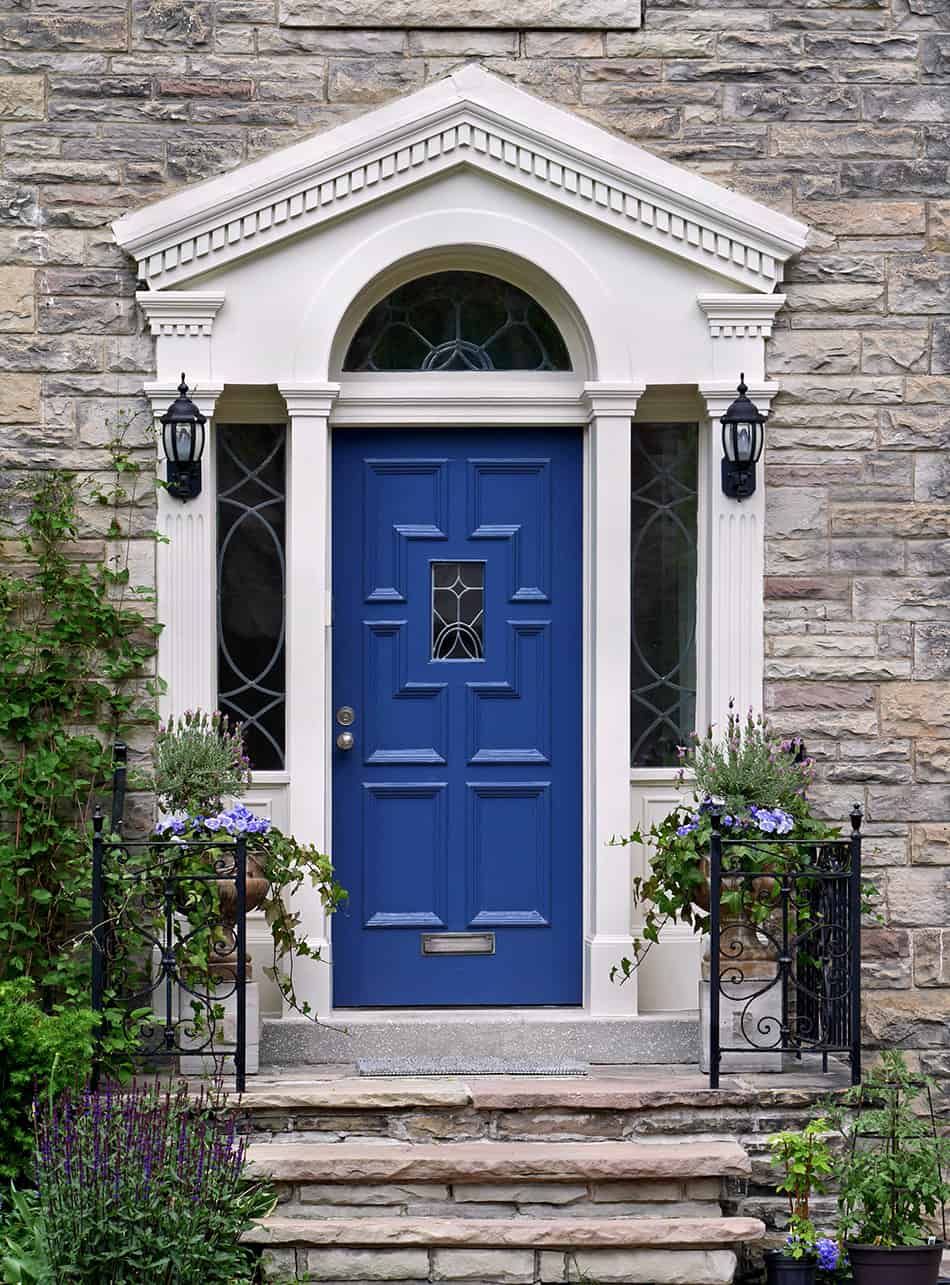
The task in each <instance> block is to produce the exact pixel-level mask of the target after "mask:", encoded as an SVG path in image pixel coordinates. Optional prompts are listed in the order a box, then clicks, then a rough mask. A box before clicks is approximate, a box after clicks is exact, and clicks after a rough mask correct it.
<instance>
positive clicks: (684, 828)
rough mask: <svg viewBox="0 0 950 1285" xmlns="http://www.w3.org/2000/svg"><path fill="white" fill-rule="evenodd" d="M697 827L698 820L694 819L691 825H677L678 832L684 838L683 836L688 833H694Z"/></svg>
mask: <svg viewBox="0 0 950 1285" xmlns="http://www.w3.org/2000/svg"><path fill="white" fill-rule="evenodd" d="M695 829H696V822H695V821H693V822H691V823H690V824H689V825H678V826H677V827H676V833H677V834H678V835H679V837H680V838H681V839H682V838H685V836H686V835H687V834H692V833H693V831H694V830H695Z"/></svg>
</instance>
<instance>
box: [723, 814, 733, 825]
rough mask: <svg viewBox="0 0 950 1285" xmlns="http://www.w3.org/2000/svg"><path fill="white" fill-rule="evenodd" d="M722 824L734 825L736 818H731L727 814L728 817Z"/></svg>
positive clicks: (725, 817)
mask: <svg viewBox="0 0 950 1285" xmlns="http://www.w3.org/2000/svg"><path fill="white" fill-rule="evenodd" d="M722 823H723V825H733V824H734V823H735V817H734V816H730V815H729V813H728V812H727V813H726V815H725V816H724V817H723V818H722Z"/></svg>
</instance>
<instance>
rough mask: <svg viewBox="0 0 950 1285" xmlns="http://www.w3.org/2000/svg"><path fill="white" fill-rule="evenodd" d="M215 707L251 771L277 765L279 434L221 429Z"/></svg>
mask: <svg viewBox="0 0 950 1285" xmlns="http://www.w3.org/2000/svg"><path fill="white" fill-rule="evenodd" d="M216 438H217V472H218V708H219V709H220V710H222V712H223V713H225V714H227V715H228V716H229V717H230V718H232V719H234V720H235V721H236V722H239V723H242V724H243V725H244V744H245V749H246V752H247V754H248V757H249V758H250V760H251V767H252V768H254V769H255V770H257V771H274V770H280V769H282V768H283V766H284V749H285V706H286V694H287V693H286V677H285V654H284V631H285V615H284V583H285V554H286V543H285V541H286V510H287V505H286V493H287V491H286V446H285V442H286V428H285V425H283V424H220V425H218V430H217V433H216Z"/></svg>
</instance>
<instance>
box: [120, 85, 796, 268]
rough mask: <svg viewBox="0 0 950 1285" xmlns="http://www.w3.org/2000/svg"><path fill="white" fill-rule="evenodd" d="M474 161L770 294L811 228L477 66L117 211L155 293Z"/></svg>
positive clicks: (123, 241) (125, 241) (127, 243)
mask: <svg viewBox="0 0 950 1285" xmlns="http://www.w3.org/2000/svg"><path fill="white" fill-rule="evenodd" d="M460 166H467V167H470V168H473V169H479V170H481V171H483V172H485V173H488V174H491V175H493V176H494V177H496V178H499V179H501V180H502V181H503V182H505V183H508V184H511V185H513V186H517V187H521V188H523V189H525V190H527V191H530V192H532V193H533V194H535V195H536V196H539V197H541V198H542V199H545V200H547V201H552V202H556V203H558V204H560V205H564V206H567V207H569V208H570V209H572V210H576V211H577V212H578V213H579V214H581V215H582V216H584V217H587V218H590V219H593V220H596V221H597V222H600V223H602V224H606V225H607V226H610V227H613V228H615V229H617V230H618V231H620V232H621V233H624V234H626V235H628V236H631V237H634V238H636V239H638V240H641V241H645V242H647V243H649V244H651V245H655V246H658V247H660V248H662V249H664V250H667V251H669V253H671V254H673V255H675V256H677V257H680V258H682V259H686V260H689V261H690V262H692V263H694V264H697V265H698V266H701V267H704V268H707V269H710V270H712V271H713V272H716V273H717V274H719V275H720V276H723V277H726V278H729V279H730V280H733V281H735V282H738V283H739V284H740V285H743V286H746V287H749V288H751V289H753V290H760V291H762V292H763V293H771V291H772V289H773V288H774V286H775V284H776V282H777V281H778V280H780V279H781V275H782V265H783V263H784V261H785V260H786V259H787V258H789V257H790V256H791V255H792V254H795V253H797V252H798V251H800V250H801V249H802V248H803V247H804V244H805V239H806V234H807V232H806V228H805V227H804V225H803V224H801V223H798V222H797V221H796V220H794V219H790V218H788V216H786V215H784V214H779V213H777V212H776V211H774V210H770V209H768V208H767V207H765V206H763V205H760V204H759V203H758V202H756V201H752V200H750V199H749V198H748V197H745V196H742V195H741V194H739V193H736V192H730V191H728V190H727V189H725V188H723V187H721V186H719V185H718V184H716V183H713V182H711V181H710V180H709V179H705V178H702V177H701V176H699V175H698V174H694V173H691V172H690V171H688V170H686V169H684V168H682V167H681V166H677V165H674V164H671V163H670V162H669V161H664V160H661V159H660V158H659V157H657V156H654V155H652V154H651V153H650V152H647V151H645V150H644V149H643V148H640V147H637V146H636V145H635V144H633V143H629V142H626V141H625V140H622V139H619V138H617V137H615V136H614V135H612V134H609V133H607V131H606V130H603V129H601V128H600V127H599V126H597V125H594V124H592V123H591V122H589V121H585V120H583V119H581V118H580V117H579V116H577V115H574V114H573V113H571V112H568V111H565V110H563V109H562V108H559V107H555V106H553V105H552V104H550V103H547V102H544V101H543V100H541V99H539V98H536V97H534V95H532V94H528V93H526V92H525V91H524V90H522V89H518V88H516V87H515V86H514V85H512V84H510V83H509V82H507V81H504V80H501V79H499V78H498V77H495V76H492V75H490V74H489V73H488V72H486V71H485V70H484V69H483V68H481V67H479V66H476V65H469V66H466V67H462V68H460V69H458V70H457V71H454V72H452V73H451V74H450V75H449V76H447V77H445V78H444V79H443V80H440V81H436V82H435V83H434V84H431V85H428V86H426V87H425V88H424V89H420V90H418V91H417V92H416V93H414V94H411V95H409V96H407V97H405V98H403V99H398V100H397V101H395V102H393V103H388V104H386V105H384V106H383V107H380V108H378V109H377V110H375V111H372V112H368V113H367V114H366V115H365V116H362V117H360V118H358V119H357V120H355V121H349V122H347V123H345V124H343V125H339V126H337V128H336V129H332V130H328V131H327V132H326V133H324V134H320V135H317V136H315V137H313V138H309V139H305V140H304V141H303V142H301V143H297V144H295V145H294V146H292V147H288V148H285V149H284V150H283V151H280V152H277V153H275V154H274V155H272V156H267V157H263V158H262V159H260V160H258V161H253V162H251V163H250V164H247V165H244V166H241V167H240V168H239V169H238V170H236V171H234V172H233V173H231V174H224V175H221V176H219V177H217V178H213V179H209V180H207V181H206V182H204V183H199V184H197V185H195V186H193V187H190V188H188V189H187V190H186V191H183V192H179V193H176V194H174V195H172V196H169V197H166V198H164V199H163V200H161V201H157V202H155V203H154V204H153V205H150V206H147V207H146V208H145V209H142V210H137V211H135V212H134V213H131V214H127V215H125V216H124V217H123V218H121V219H119V220H118V221H117V222H116V223H115V224H114V228H115V234H116V239H117V240H118V242H119V244H120V245H121V246H123V247H124V248H125V249H126V250H127V251H128V252H129V253H130V254H132V255H134V256H135V257H136V259H137V260H138V263H139V274H140V276H141V277H142V278H143V279H145V280H148V281H149V283H150V284H151V285H152V286H153V287H156V288H159V289H164V288H165V287H167V286H173V285H181V284H182V283H184V282H185V281H188V280H191V279H193V278H194V277H196V276H199V275H203V274H206V273H208V272H210V271H214V270H216V269H218V268H220V267H223V266H224V265H225V264H227V263H231V262H233V261H235V260H236V259H238V258H241V257H243V256H244V255H246V254H250V253H253V252H254V251H255V250H258V249H260V248H264V247H272V246H274V245H276V244H278V243H279V242H280V241H282V240H285V239H287V238H288V237H292V236H296V235H298V234H299V233H300V232H302V231H304V230H307V229H310V228H313V227H316V226H318V225H320V224H321V223H325V222H326V221H327V220H329V219H336V218H338V217H339V216H340V215H341V214H346V213H348V212H350V211H351V210H354V209H358V208H360V207H362V206H365V205H367V204H368V203H371V202H374V201H377V200H380V199H384V198H386V197H391V196H392V195H393V193H395V192H397V191H401V190H404V189H406V188H407V187H410V186H414V185H416V184H418V183H420V182H423V181H426V180H429V179H431V178H432V177H433V176H434V175H436V174H439V173H445V172H447V171H449V170H451V169H456V168H459V167H460Z"/></svg>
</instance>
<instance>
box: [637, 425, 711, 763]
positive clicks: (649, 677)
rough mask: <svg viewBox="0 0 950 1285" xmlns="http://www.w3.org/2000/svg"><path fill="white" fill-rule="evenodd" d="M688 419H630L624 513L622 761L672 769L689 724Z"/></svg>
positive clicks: (692, 518) (692, 542)
mask: <svg viewBox="0 0 950 1285" xmlns="http://www.w3.org/2000/svg"><path fill="white" fill-rule="evenodd" d="M698 478H699V434H698V428H697V425H695V424H635V425H634V427H633V467H632V479H631V481H632V486H631V489H632V512H631V518H632V522H631V549H630V554H631V558H630V575H631V621H630V633H631V648H630V651H631V656H630V671H631V672H630V689H631V690H630V733H631V739H630V762H631V766H633V767H672V766H675V765H676V764H677V762H678V759H677V755H676V747H677V746H678V745H683V744H685V743H686V741H687V738H688V737H689V735H690V733H691V732H693V731H694V730H695V723H696V596H697V595H696V575H697V563H696V550H697V530H698V522H697V516H698V497H699V490H698Z"/></svg>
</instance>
